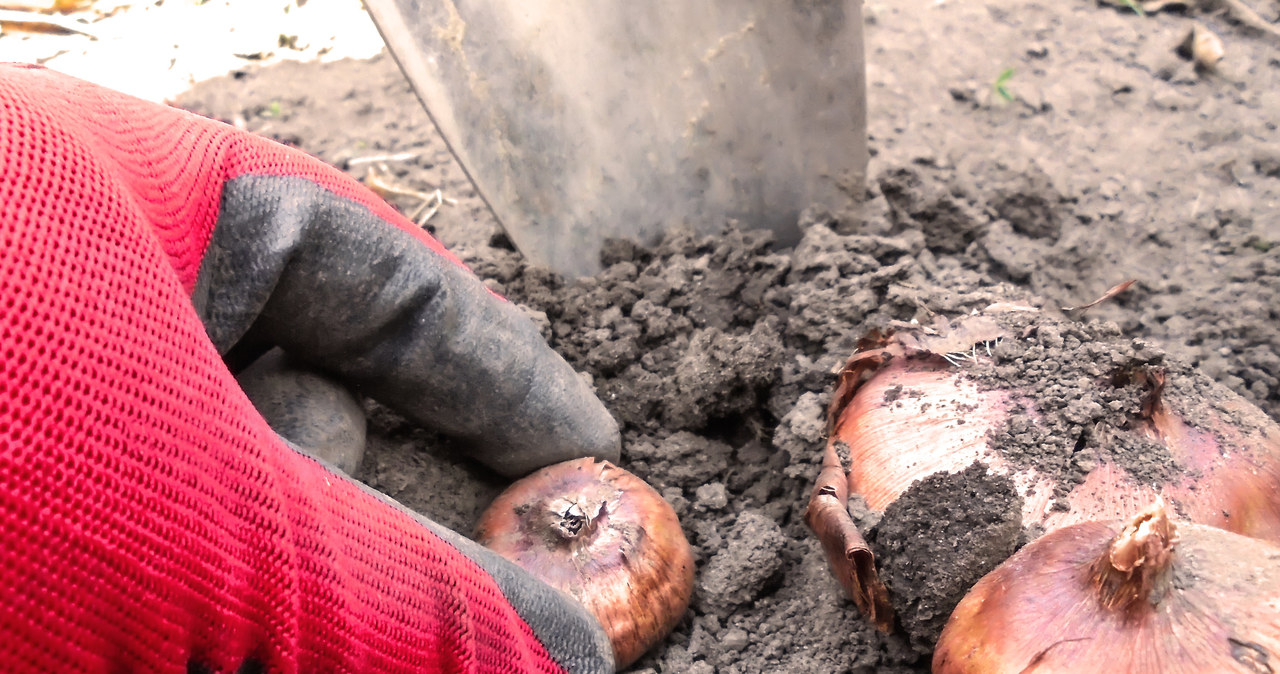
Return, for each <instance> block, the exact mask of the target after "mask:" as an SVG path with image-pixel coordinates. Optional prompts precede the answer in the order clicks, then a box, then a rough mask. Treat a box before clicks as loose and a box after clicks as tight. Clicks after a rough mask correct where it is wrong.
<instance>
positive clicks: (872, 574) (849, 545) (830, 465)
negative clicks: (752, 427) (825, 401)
mask: <svg viewBox="0 0 1280 674" xmlns="http://www.w3.org/2000/svg"><path fill="white" fill-rule="evenodd" d="M848 502H849V486H848V477H847V476H846V475H845V469H844V462H842V461H841V460H840V456H839V455H838V454H837V453H836V449H835V443H834V442H829V443H827V448H826V450H825V452H824V453H823V457H822V472H820V473H819V474H818V483H817V484H816V485H814V488H813V494H812V495H810V497H809V508H808V509H807V510H806V511H805V514H804V521H805V524H808V525H809V528H810V529H812V530H813V533H814V534H816V535H817V537H818V540H819V541H820V542H821V543H822V549H823V551H824V552H826V555H827V562H828V563H829V564H830V565H831V571H832V573H834V574H835V576H836V578H837V579H838V580H839V581H840V584H841V585H842V586H843V587H844V589H845V592H846V593H847V594H848V595H849V596H850V597H852V598H853V601H854V603H855V604H857V605H858V608H859V609H861V610H862V612H863V614H865V615H866V616H867V617H868V618H870V619H871V621H872V622H873V623H874V624H875V626H876V627H877V628H879V629H880V630H881V631H883V632H889V631H891V630H892V629H893V607H892V606H891V605H890V604H889V592H888V590H886V589H885V587H884V583H882V582H881V581H880V576H879V574H877V573H876V563H875V556H874V555H873V554H872V553H871V548H869V547H867V541H866V540H865V539H863V537H862V534H861V533H859V532H858V527H857V525H856V524H854V522H853V518H852V517H851V516H850V515H849V510H848Z"/></svg>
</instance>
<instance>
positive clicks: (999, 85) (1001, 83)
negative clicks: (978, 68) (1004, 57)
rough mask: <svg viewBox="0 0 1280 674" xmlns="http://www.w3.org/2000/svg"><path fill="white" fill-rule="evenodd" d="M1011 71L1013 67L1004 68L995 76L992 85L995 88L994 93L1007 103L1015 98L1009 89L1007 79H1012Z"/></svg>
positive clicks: (1012, 71)
mask: <svg viewBox="0 0 1280 674" xmlns="http://www.w3.org/2000/svg"><path fill="white" fill-rule="evenodd" d="M1013 73H1014V70H1013V68H1005V69H1004V71H1003V72H1001V73H1000V75H999V76H998V77H996V81H995V84H994V85H993V86H994V88H995V90H996V94H998V95H999V96H1000V98H1003V99H1004V100H1005V101H1006V102H1008V103H1012V102H1013V100H1014V98H1015V97H1014V95H1013V93H1012V92H1010V91H1009V80H1011V79H1013Z"/></svg>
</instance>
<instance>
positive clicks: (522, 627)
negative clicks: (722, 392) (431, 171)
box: [0, 66, 618, 672]
mask: <svg viewBox="0 0 1280 674" xmlns="http://www.w3.org/2000/svg"><path fill="white" fill-rule="evenodd" d="M0 335H2V339H0V350H2V351H0V671H5V672H51V671H57V672H88V671H94V672H98V671H138V672H141V671H166V672H188V671H217V672H234V671H237V670H238V669H240V668H244V669H245V670H246V671H257V669H255V668H259V667H260V668H264V669H265V670H267V671H289V672H295V671H301V672H335V671H353V672H383V671H386V672H391V671H404V672H408V671H414V672H421V671H502V672H525V671H563V670H569V671H612V662H611V657H612V656H611V651H610V649H609V645H608V642H607V641H606V640H605V638H604V635H603V632H602V630H601V629H600V628H599V626H598V625H597V624H596V623H595V621H594V620H592V619H591V618H590V617H589V616H587V614H586V613H584V612H583V611H582V610H581V609H580V608H579V607H578V606H577V604H576V603H574V602H573V601H572V600H569V599H568V598H567V597H566V596H565V595H561V594H559V593H557V592H556V591H554V590H551V589H550V588H549V587H547V586H545V585H543V584H541V583H538V582H537V581H534V580H532V579H531V578H530V577H529V576H527V575H526V574H524V573H523V572H522V571H520V570H519V569H517V568H516V567H514V566H512V565H510V564H507V563H506V562H504V561H503V560H501V559H500V558H498V557H496V556H495V555H492V554H491V553H488V552H487V551H485V550H483V549H481V548H479V547H478V546H476V545H475V544H474V543H472V542H470V541H467V540H465V539H463V538H461V537H460V536H458V535H456V534H453V533H452V532H449V531H447V530H444V529H442V528H441V527H439V526H437V525H434V524H432V523H430V522H427V521H425V520H423V519H421V518H417V517H416V516H414V515H413V514H411V513H409V512H407V511H406V510H404V509H402V508H399V507H398V506H396V504H394V503H391V502H390V501H388V500H386V499H384V498H382V497H380V496H379V495H377V494H374V493H372V492H371V491H370V490H368V489H365V488H363V487H362V486H360V485H358V484H357V483H354V482H352V481H350V480H347V479H345V478H343V477H341V476H339V475H337V474H336V473H332V472H329V471H328V470H326V469H325V468H323V467H322V466H321V465H320V464H318V463H316V462H315V461H313V460H312V459H309V458H307V457H305V456H303V455H301V454H298V453H297V452H295V451H293V450H291V449H289V448H288V447H287V446H286V445H284V444H283V443H282V442H281V441H280V440H279V439H278V438H277V437H276V436H275V435H274V434H273V433H272V432H271V430H270V428H268V427H267V425H266V423H265V422H264V421H263V420H262V418H261V417H260V416H259V415H258V414H257V413H256V412H255V411H254V410H253V408H252V406H251V405H250V403H249V401H248V400H247V399H246V398H245V396H244V394H243V393H242V392H241V391H240V390H239V388H237V386H236V384H235V381H234V379H233V378H232V376H231V374H230V373H229V372H228V370H227V368H226V366H225V365H224V364H223V359H222V356H221V354H223V353H226V352H227V351H228V350H229V349H231V348H232V347H233V346H234V345H236V344H237V343H238V342H239V343H243V342H244V341H245V339H242V338H245V337H246V335H249V336H252V337H253V339H254V340H255V341H262V342H269V343H275V344H279V345H281V346H283V347H285V348H286V349H287V350H289V351H290V352H292V353H294V354H301V355H303V356H304V357H305V358H306V359H308V360H309V361H310V362H312V363H313V364H315V365H317V366H319V367H322V368H324V369H326V370H328V371H330V372H333V373H336V374H337V375H339V376H340V377H342V378H344V379H345V380H346V381H348V382H350V383H352V384H353V385H355V386H356V387H359V388H362V389H363V390H364V391H365V392H367V393H369V394H370V395H373V396H374V397H376V398H379V399H381V400H382V401H383V402H385V403H387V404H388V405H391V406H393V407H396V408H398V409H399V410H400V411H401V412H402V413H404V414H406V415H408V416H410V417H412V418H414V419H416V420H418V421H420V422H422V423H424V424H431V425H434V426H436V427H439V428H441V429H442V430H445V431H447V432H450V433H452V434H455V435H457V436H460V437H462V438H465V439H470V440H472V441H474V443H475V446H476V456H477V457H478V458H479V459H480V460H482V461H484V462H486V463H487V464H489V465H491V466H493V467H494V468H496V469H498V470H501V471H503V472H504V473H506V474H509V475H515V474H520V473H524V472H527V471H529V470H531V469H533V468H536V467H538V466H541V465H544V464H547V463H551V462H554V461H560V460H564V459H568V458H572V457H577V456H583V455H598V456H602V457H605V458H612V459H616V457H617V451H618V430H617V426H616V425H615V424H614V422H613V421H612V420H611V419H610V418H609V416H608V414H607V412H606V411H605V410H604V408H603V406H602V405H601V404H600V402H599V401H598V400H597V399H596V398H595V397H594V396H593V395H592V394H591V392H590V390H589V389H588V388H587V387H586V386H585V385H584V384H583V383H582V382H581V380H579V379H578V378H577V377H576V376H575V374H574V373H573V371H572V370H571V369H570V368H569V366H568V365H567V364H565V363H564V361H563V360H561V359H560V358H558V357H557V356H556V355H555V354H554V353H553V352H551V351H550V349H548V348H547V346H546V345H545V343H544V342H543V341H542V340H541V338H540V337H539V335H538V334H537V332H536V331H535V330H534V329H533V327H532V326H531V325H529V324H528V322H527V321H525V320H524V319H523V318H522V317H521V316H520V314H519V312H518V311H517V310H516V309H515V308H514V307H512V306H510V305H509V304H507V303H506V302H504V301H502V300H500V299H498V298H496V297H493V296H492V295H490V294H489V293H487V292H486V291H485V289H484V287H483V286H482V285H481V284H480V283H479V282H478V281H477V280H476V279H475V278H474V277H473V276H471V274H470V273H469V272H467V271H466V270H465V269H464V268H463V267H462V266H461V265H460V264H458V263H457V261H456V260H454V259H453V258H452V257H450V256H449V254H448V253H446V252H444V250H443V249H442V248H441V247H440V246H439V244H437V243H436V242H435V241H433V240H432V239H430V238H429V237H428V236H426V235H425V234H424V233H422V232H421V231H420V230H419V229H418V228H416V227H414V226H413V225H412V224H411V223H409V222H407V221H405V220H404V219H403V218H401V217H400V216H399V215H397V214H396V213H395V212H394V211H393V210H392V209H391V208H390V207H389V206H387V205H386V204H385V203H383V202H382V201H380V200H378V199H377V197H375V196H374V195H372V194H371V193H369V192H368V191H367V190H365V189H364V188H363V187H361V186H360V185H359V184H358V183H356V182H354V181H352V180H350V179H349V178H347V177H346V176H345V175H343V174H342V173H340V172H338V171H337V170H335V169H333V168H331V167H329V166H326V165H324V164H322V163H320V162H318V161H316V160H314V159H312V158H310V157H308V156H306V155H304V154H302V153H300V152H296V151H292V150H289V149H287V148H284V147H281V146H278V145H276V144H273V143H270V142H267V141H264V140H262V139H259V138H257V137H254V136H251V135H249V134H245V133H242V132H239V131H236V130H234V129H232V128H230V127H227V126H225V125H222V124H218V123H215V122H212V121H209V120H206V119H202V118H199V117H196V116H194V115H190V114H187V113H183V112H180V111H176V110H173V109H170V108H166V107H163V106H159V105H154V104H150V103H146V102H143V101H139V100H135V99H132V98H129V97H127V96H124V95H122V94H118V93H115V92H112V91H107V90H104V89H101V88H99V87H96V86H93V85H90V84H87V83H84V82H80V81H78V80H74V79H71V78H68V77H66V76H62V75H58V74H56V73H54V72H51V71H47V70H43V69H38V68H31V67H26V66H0Z"/></svg>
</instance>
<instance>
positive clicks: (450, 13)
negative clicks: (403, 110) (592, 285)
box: [365, 0, 867, 275]
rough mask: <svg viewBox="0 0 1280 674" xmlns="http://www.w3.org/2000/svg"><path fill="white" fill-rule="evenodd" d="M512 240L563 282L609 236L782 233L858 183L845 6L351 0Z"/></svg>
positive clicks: (861, 153)
mask: <svg viewBox="0 0 1280 674" xmlns="http://www.w3.org/2000/svg"><path fill="white" fill-rule="evenodd" d="M365 5H366V6H367V7H368V9H369V12H370V14H371V15H372V16H373V18H374V21H375V22H376V23H377V25H378V27H379V29H380V30H381V32H382V34H383V37H384V38H385V39H386V41H387V45H388V46H389V48H390V50H391V52H392V54H393V55H394V56H395V58H396V60H397V61H398V62H399V64H400V67H401V69H402V70H403V71H404V72H405V74H406V76H407V77H408V79H409V81H410V82H411V83H412V84H413V86H414V88H415V90H416V91H417V93H418V96H419V97H420V98H421V99H422V102H423V104H424V105H425V106H426V108H427V112H428V113H429V114H430V115H431V118H432V120H433V121H434V122H435V124H436V126H437V127H438V128H439V130H440V133H441V135H442V136H443V137H444V139H445V141H446V142H447V143H448V144H449V147H450V149H451V150H452V151H453V153H454V155H455V156H456V157H457V158H458V160H459V161H460V162H461V164H462V166H463V167H464V169H465V170H466V171H467V173H468V175H469V176H470V178H471V179H472V181H473V182H474V183H475V185H476V188H477V189H478V190H479V192H480V194H481V196H482V197H483V198H484V199H485V201H486V202H487V203H488V204H489V207H490V208H491V209H492V210H493V212H494V214H495V215H496V216H497V218H498V220H499V222H501V224H502V226H503V228H504V229H505V230H506V231H507V233H508V235H509V236H510V238H511V240H512V241H513V242H514V243H515V245H516V246H517V247H518V248H519V249H520V250H521V252H523V253H524V254H525V255H526V256H527V257H528V258H529V259H530V260H532V261H533V262H535V263H539V264H543V265H547V266H550V267H552V268H553V269H556V270H557V271H560V272H562V273H565V274H568V275H585V274H591V273H594V272H596V271H597V270H599V268H600V260H599V252H600V248H601V245H602V243H603V242H604V240H605V239H608V238H628V239H632V240H635V241H638V242H641V243H646V244H651V243H653V242H655V241H656V240H657V239H658V238H659V237H660V236H661V235H662V233H663V232H664V231H666V230H668V229H670V228H672V227H675V226H679V225H682V224H687V225H689V226H691V227H692V228H693V229H694V230H695V231H699V232H703V233H711V232H716V231H719V230H720V229H721V228H722V227H723V226H724V224H725V223H726V221H727V220H729V219H734V220H737V221H738V222H739V223H741V224H742V225H743V226H746V227H760V228H767V229H771V230H773V231H775V232H776V233H777V234H778V238H779V239H780V241H781V242H783V243H789V242H794V241H795V240H796V238H797V237H798V232H797V229H796V220H797V216H798V215H799V212H800V210H801V209H803V208H805V207H806V206H809V205H811V204H815V203H816V204H824V205H827V206H828V207H831V208H842V207H844V206H845V205H846V204H847V203H848V201H849V199H850V195H856V194H858V193H860V192H861V189H862V185H863V182H864V180H865V173H866V163H867V147H866V134H865V128H866V107H865V95H866V93H865V92H866V85H865V72H864V66H863V44H862V20H861V2H860V1H859V0H734V1H733V2H690V1H689V0H640V1H637V0H467V1H464V0H365Z"/></svg>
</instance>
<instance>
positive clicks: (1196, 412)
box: [806, 305, 1280, 651]
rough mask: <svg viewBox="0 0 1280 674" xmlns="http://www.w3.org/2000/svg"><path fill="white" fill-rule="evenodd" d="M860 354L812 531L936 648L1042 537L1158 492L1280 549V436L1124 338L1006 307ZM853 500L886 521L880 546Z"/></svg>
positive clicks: (1180, 515) (895, 619) (838, 562)
mask: <svg viewBox="0 0 1280 674" xmlns="http://www.w3.org/2000/svg"><path fill="white" fill-rule="evenodd" d="M860 346H861V348H860V349H859V351H858V353H856V354H854V356H853V357H852V358H851V359H850V360H849V363H848V364H847V365H846V367H845V368H844V371H843V372H842V374H841V381H840V386H839V388H838V390H837V392H836V394H835V396H834V399H833V401H832V406H831V409H830V427H831V432H830V438H829V442H828V445H827V448H826V453H825V458H824V470H823V473H822V475H821V476H820V477H819V480H818V485H817V486H816V487H815V489H814V492H813V495H812V498H811V500H810V507H809V512H808V513H807V515H806V521H807V522H808V523H809V524H810V527H811V528H813V529H814V531H815V532H816V533H817V535H818V537H819V539H820V540H821V541H822V542H823V546H824V549H825V550H826V552H827V556H828V560H829V561H830V563H831V566H832V569H833V571H834V572H835V574H836V576H837V578H838V579H840V581H841V582H842V584H843V585H844V586H845V588H846V590H847V591H848V593H849V594H850V595H851V596H852V597H853V598H854V599H855V600H856V601H857V603H858V604H859V606H860V607H861V608H862V609H863V610H864V612H865V613H867V614H868V615H869V616H870V617H871V618H872V619H873V620H874V621H875V622H876V624H877V625H878V626H879V627H881V628H882V629H884V630H886V631H891V630H894V629H898V628H902V629H904V630H905V631H906V632H907V634H908V636H909V637H910V638H911V641H912V643H913V644H914V645H915V646H916V647H917V648H918V649H920V650H923V651H927V650H928V649H930V648H931V647H932V646H933V643H934V642H935V641H936V639H937V637H938V635H939V633H940V632H941V629H942V626H943V624H944V623H945V621H946V619H947V616H948V615H949V614H950V612H951V608H952V607H954V606H955V605H956V603H958V602H959V600H960V599H961V598H962V597H963V596H964V593H965V592H966V591H968V590H969V588H970V587H972V586H973V584H974V583H976V582H977V581H978V579H980V578H981V577H982V576H983V575H985V574H986V573H987V572H989V571H990V570H991V569H993V568H995V567H996V566H997V565H998V564H1000V563H1001V562H1002V561H1004V559H1006V558H1007V557H1008V556H1009V555H1010V554H1012V553H1013V552H1014V551H1015V550H1016V549H1017V548H1018V547H1020V546H1022V545H1024V544H1025V543H1026V542H1027V541H1032V540H1035V539H1036V538H1038V537H1040V536H1041V535H1044V534H1045V533H1047V532H1051V531H1054V530H1056V529H1060V528H1062V527H1067V526H1071V525H1073V524H1077V523H1081V522H1087V521H1111V520H1119V519H1124V518H1128V517H1132V516H1133V515H1134V514H1135V513H1138V512H1141V511H1142V510H1143V509H1144V508H1145V507H1146V505H1147V504H1149V503H1151V501H1152V500H1153V499H1155V498H1156V497H1157V496H1159V497H1162V498H1163V499H1164V500H1165V501H1166V502H1167V503H1168V507H1169V509H1170V515H1171V517H1174V518H1177V519H1179V520H1185V521H1189V522H1194V523H1199V524H1205V525H1210V526H1216V527H1221V528H1223V529H1226V530H1228V531H1233V532H1236V533H1240V534H1244V535H1247V536H1253V537H1258V538H1262V539H1265V540H1269V541H1280V499H1278V498H1276V496H1275V494H1276V493H1278V492H1280V426H1277V425H1276V423H1275V422H1274V421H1272V420H1271V419H1270V418H1268V417H1267V416H1266V415H1265V414H1264V413H1263V412H1261V411H1260V410H1258V409H1257V408H1255V407H1253V406H1252V405H1250V404H1249V403H1247V402H1245V401H1244V400H1243V399H1241V398H1239V396H1236V395H1235V394H1233V393H1231V392H1230V391H1228V390H1226V389H1225V388H1224V387H1222V386H1221V385H1219V384H1217V383H1215V382H1213V381H1212V380H1210V379H1208V378H1207V377H1205V376H1204V375H1203V374H1201V373H1199V372H1196V371H1195V370H1194V369H1193V368H1191V367H1189V366H1187V365H1185V364H1182V363H1178V362H1177V361H1175V360H1173V359H1170V358H1167V357H1165V355H1164V354H1163V353H1160V352H1159V351H1158V350H1156V349H1154V348H1151V347H1149V346H1147V345H1144V344H1141V343H1138V342H1135V341H1133V340H1123V339H1120V338H1119V335H1118V333H1117V332H1116V331H1115V330H1114V329H1113V328H1108V327H1107V326H1105V325H1102V324H1096V323H1094V324H1083V323H1079V322H1073V321H1067V320H1062V319H1055V318H1053V317H1050V316H1048V315H1046V314H1045V312H1042V311H1039V310H1034V309H1031V308H1030V307H1022V306H1014V305H995V306H993V307H991V308H989V309H988V310H987V311H985V312H981V313H980V314H976V315H970V316H966V317H963V318H960V319H956V320H954V321H945V320H939V321H938V322H937V323H936V324H934V325H930V326H915V325H905V324H904V325H895V326H891V329H890V330H888V331H885V332H881V333H876V334H873V335H870V336H869V337H868V338H867V339H865V340H863V343H862V344H861V345H860ZM846 466H847V467H848V468H846ZM849 499H852V506H853V508H854V513H855V514H857V513H859V512H860V510H859V509H861V511H864V512H865V514H867V515H868V516H867V517H864V521H875V524H874V525H873V526H870V527H866V529H867V531H866V534H867V535H866V536H865V537H864V535H863V533H864V532H863V531H860V530H859V528H858V525H857V523H856V522H855V521H854V520H853V518H852V517H851V516H850V514H849V510H848V509H847V508H846V504H848V503H850V501H849ZM984 508H987V509H988V510H989V511H984V510H983V509H984ZM876 520H878V521H876ZM921 531H924V532H926V533H927V535H917V534H919V533H920V532H921ZM873 553H874V554H873Z"/></svg>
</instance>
